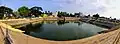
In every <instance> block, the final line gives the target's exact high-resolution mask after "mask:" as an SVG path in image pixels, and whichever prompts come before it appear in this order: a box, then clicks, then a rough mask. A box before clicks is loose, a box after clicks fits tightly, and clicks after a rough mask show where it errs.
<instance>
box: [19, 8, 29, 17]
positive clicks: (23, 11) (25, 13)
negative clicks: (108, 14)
mask: <svg viewBox="0 0 120 44" xmlns="http://www.w3.org/2000/svg"><path fill="white" fill-rule="evenodd" d="M18 12H19V13H20V15H22V16H28V14H29V12H30V11H29V8H28V7H26V6H22V7H20V8H19V9H18Z"/></svg>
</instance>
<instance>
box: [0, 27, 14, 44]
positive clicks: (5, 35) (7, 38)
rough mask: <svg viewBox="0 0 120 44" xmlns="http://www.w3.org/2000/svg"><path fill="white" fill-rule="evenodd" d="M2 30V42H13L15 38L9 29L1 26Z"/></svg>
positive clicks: (5, 43) (6, 43) (9, 43)
mask: <svg viewBox="0 0 120 44" xmlns="http://www.w3.org/2000/svg"><path fill="white" fill-rule="evenodd" d="M0 31H1V34H2V35H1V36H2V37H3V38H1V40H2V44H13V40H12V38H11V36H10V34H9V30H8V29H6V28H4V27H2V26H0Z"/></svg>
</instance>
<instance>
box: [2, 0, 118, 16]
mask: <svg viewBox="0 0 120 44" xmlns="http://www.w3.org/2000/svg"><path fill="white" fill-rule="evenodd" d="M119 2H120V0H0V4H1V5H5V6H8V7H10V8H12V9H13V10H17V9H18V8H19V7H21V6H28V7H29V8H31V7H33V6H40V7H42V8H43V10H50V11H53V12H55V11H58V10H60V11H66V12H72V13H73V12H83V13H84V14H95V13H99V14H100V15H101V16H106V17H110V16H112V17H116V18H119V16H120V15H119V14H120V12H119V11H120V6H119V5H120V3H119Z"/></svg>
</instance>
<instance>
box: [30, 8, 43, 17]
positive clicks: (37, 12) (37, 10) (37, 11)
mask: <svg viewBox="0 0 120 44" xmlns="http://www.w3.org/2000/svg"><path fill="white" fill-rule="evenodd" d="M41 11H43V9H42V7H37V6H35V7H32V8H31V9H30V14H32V15H35V17H39V15H41V14H42V12H41Z"/></svg>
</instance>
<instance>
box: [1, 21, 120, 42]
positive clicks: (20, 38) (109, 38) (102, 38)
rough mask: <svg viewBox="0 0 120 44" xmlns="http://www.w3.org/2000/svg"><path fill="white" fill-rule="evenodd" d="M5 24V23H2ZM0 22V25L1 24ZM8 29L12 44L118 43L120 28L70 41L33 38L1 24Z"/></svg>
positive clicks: (119, 40)
mask: <svg viewBox="0 0 120 44" xmlns="http://www.w3.org/2000/svg"><path fill="white" fill-rule="evenodd" d="M3 25H5V24H3ZM3 25H1V23H0V26H3ZM3 27H5V28H7V29H9V34H10V36H11V38H12V40H13V42H14V44H120V28H119V29H117V30H114V31H111V32H108V33H104V34H98V35H95V36H92V37H88V38H84V39H79V40H72V41H50V40H44V39H38V38H34V37H31V36H28V35H25V34H23V33H21V31H20V32H19V31H18V30H16V29H13V28H12V27H10V26H3ZM3 38H4V37H3V34H2V32H1V30H0V44H3V42H4V40H3Z"/></svg>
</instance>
